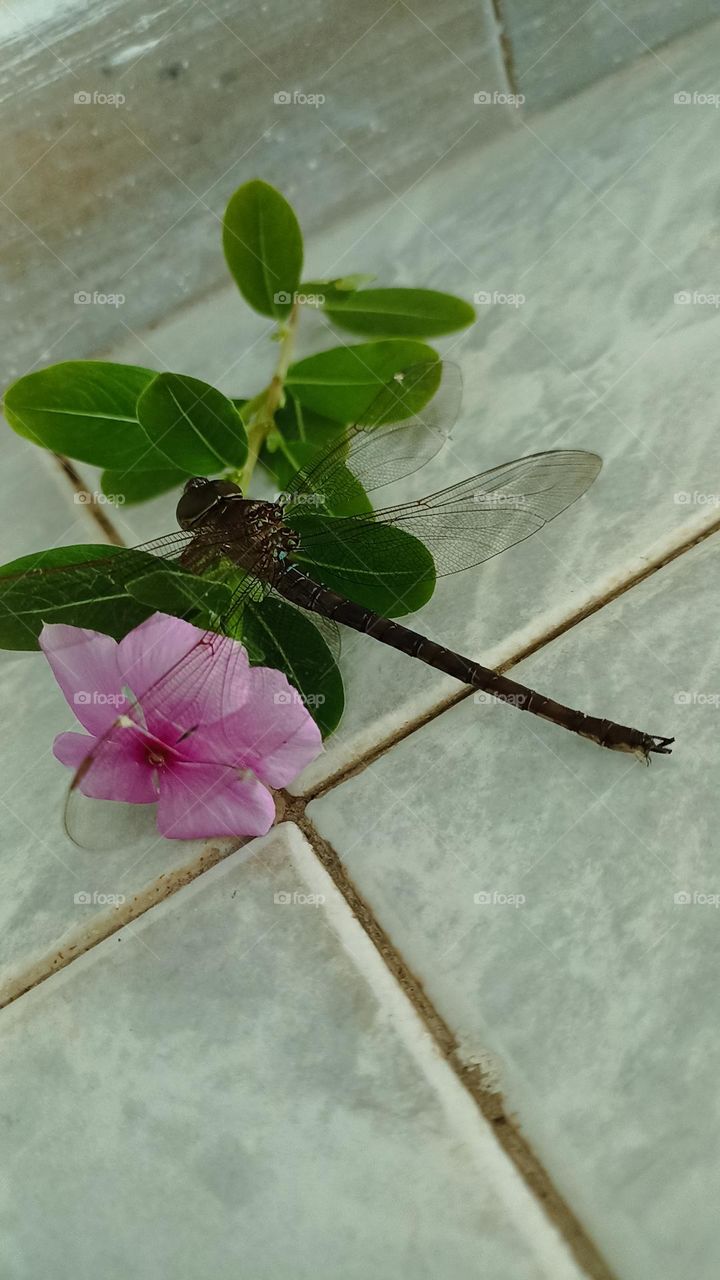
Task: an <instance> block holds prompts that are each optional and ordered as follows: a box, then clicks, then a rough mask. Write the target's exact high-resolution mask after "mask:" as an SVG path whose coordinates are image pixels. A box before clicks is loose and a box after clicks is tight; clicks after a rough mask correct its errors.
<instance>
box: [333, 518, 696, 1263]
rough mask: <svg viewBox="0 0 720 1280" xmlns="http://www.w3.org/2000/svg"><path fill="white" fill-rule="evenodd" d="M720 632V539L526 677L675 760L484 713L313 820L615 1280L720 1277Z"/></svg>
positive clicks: (388, 760)
mask: <svg viewBox="0 0 720 1280" xmlns="http://www.w3.org/2000/svg"><path fill="white" fill-rule="evenodd" d="M719 634H720V537H718V536H715V537H711V538H710V539H708V540H707V542H705V543H704V544H702V545H701V546H700V547H698V548H696V549H695V550H694V551H692V552H688V553H687V554H686V555H684V556H682V557H680V558H679V559H678V560H676V561H675V562H674V563H673V564H672V565H669V566H667V567H666V568H665V569H664V570H662V571H661V572H659V573H657V574H655V575H654V576H652V577H651V578H649V579H648V580H647V581H646V582H645V583H643V584H641V585H639V586H637V587H636V588H634V589H633V590H632V591H631V592H630V593H629V594H628V595H626V596H624V597H622V598H621V599H619V600H618V601H616V602H615V603H614V604H613V605H611V606H608V607H607V608H605V609H604V610H602V611H601V612H600V613H599V614H597V615H595V617H593V618H591V619H589V620H588V621H587V622H585V623H583V624H581V625H580V626H578V627H576V628H574V629H573V630H572V631H570V632H569V633H568V634H567V635H566V636H564V637H563V638H562V639H561V640H559V641H557V642H556V643H553V644H552V645H550V646H549V647H548V648H546V649H544V650H542V651H541V652H540V653H538V654H536V655H535V656H534V657H533V658H532V659H530V660H528V661H527V662H525V663H522V664H521V665H520V666H519V668H518V671H517V678H518V679H519V680H525V681H527V682H529V683H531V684H532V685H533V687H535V688H538V689H540V690H541V691H544V692H547V693H549V694H551V695H554V696H555V697H557V698H558V699H560V700H562V701H566V702H568V703H570V705H573V706H579V707H581V708H582V709H585V710H588V711H593V712H595V713H598V714H604V715H608V716H615V717H616V718H618V719H620V720H621V721H623V722H625V723H630V724H635V725H637V726H638V727H640V728H644V729H646V730H649V731H656V732H659V733H667V734H672V733H674V734H675V735H676V737H677V742H676V746H675V749H674V752H673V755H672V756H671V757H669V758H668V759H656V760H655V761H654V762H653V765H652V767H651V768H649V769H646V768H644V767H643V766H642V765H641V764H639V763H638V762H636V761H634V760H632V761H629V760H628V758H627V757H625V756H622V755H618V754H613V753H610V752H603V751H601V750H600V749H599V748H597V747H595V746H593V745H592V744H590V743H587V742H583V741H582V740H581V739H579V738H577V737H575V736H574V735H571V734H568V733H565V732H564V731H563V730H560V729H556V728H555V727H554V726H552V725H549V724H546V723H544V722H543V721H540V720H538V719H537V718H534V717H530V716H527V715H525V714H520V713H518V712H517V711H515V710H514V709H512V708H508V707H505V706H502V705H500V704H498V703H495V704H492V705H484V706H481V705H476V704H474V703H473V702H472V700H470V701H467V702H465V703H463V704H462V706H460V707H458V708H456V709H454V710H453V711H449V712H447V713H445V714H443V715H441V716H440V717H439V718H438V719H437V720H436V721H435V722H434V723H432V724H431V725H429V726H428V727H427V728H425V729H423V730H421V731H419V732H418V733H416V734H414V735H413V736H412V737H411V738H410V739H409V740H407V741H406V742H404V743H402V744H401V745H399V746H397V747H395V748H393V749H392V750H391V751H389V752H388V753H387V754H385V755H384V756H383V757H382V758H381V759H379V760H378V761H377V762H376V763H375V764H374V765H373V766H371V767H370V768H368V769H366V770H365V771H364V772H363V773H362V774H360V775H359V776H357V777H356V778H354V779H353V780H351V781H350V782H348V783H346V784H345V785H343V786H341V787H338V788H337V789H336V790H334V791H332V792H331V793H329V794H328V795H327V796H326V797H324V798H323V799H321V800H319V801H316V802H313V803H312V804H311V805H310V806H309V808H308V813H309V815H310V817H311V818H312V819H313V821H314V822H315V823H316V825H317V827H318V828H319V830H320V832H321V834H322V835H324V836H325V837H327V838H328V839H329V840H330V841H331V842H332V844H333V845H334V847H335V848H336V849H337V851H338V853H339V855H340V857H341V859H342V860H343V862H344V864H345V865H346V867H347V869H348V872H349V874H350V876H351V878H352V879H353V880H354V882H355V883H356V885H357V886H358V889H359V891H360V893H361V894H362V895H363V896H364V897H365V899H366V901H367V902H368V903H369V905H370V907H371V908H372V909H373V910H374V912H375V913H376V915H377V917H378V918H379V919H380V922H381V924H382V925H383V926H384V927H385V928H386V929H387V931H388V932H389V934H390V936H391V938H392V940H393V942H394V944H395V945H396V946H397V947H398V948H399V949H400V951H401V952H402V954H403V955H404V957H405V959H406V961H407V963H408V964H409V966H410V968H411V969H412V970H413V972H415V973H416V974H417V975H418V977H419V978H420V980H421V981H422V983H423V984H424V986H425V988H426V990H427V992H428V994H429V996H430V998H431V999H432V1000H433V1001H434V1003H435V1005H436V1007H437V1008H438V1009H439V1011H440V1012H441V1013H442V1015H443V1016H444V1017H445V1018H446V1020H447V1021H448V1022H449V1024H450V1026H451V1027H452V1028H453V1030H454V1031H455V1033H456V1034H457V1035H458V1036H459V1037H460V1040H461V1043H462V1044H463V1046H464V1053H465V1054H466V1055H467V1056H468V1058H474V1057H476V1056H477V1055H479V1054H484V1053H486V1052H490V1053H491V1054H492V1055H493V1056H494V1057H495V1058H496V1059H497V1061H498V1062H499V1063H500V1064H501V1066H500V1074H501V1085H502V1087H503V1089H504V1091H505V1094H506V1099H507V1105H508V1106H509V1108H510V1109H511V1110H515V1111H516V1112H517V1115H518V1117H519V1122H520V1124H521V1127H522V1129H523V1130H524V1132H525V1134H526V1135H527V1136H528V1137H529V1140H530V1141H531V1143H532V1144H533V1146H534V1147H535V1149H536V1150H537V1151H538V1153H539V1155H540V1158H541V1159H542V1161H543V1163H544V1164H545V1167H546V1168H548V1169H549V1171H550V1173H551V1175H552V1176H553V1177H554V1179H555V1181H556V1183H557V1184H559V1186H560V1187H561V1189H562V1190H563V1191H564V1193H565V1195H566V1196H567V1197H568V1198H569V1199H570V1201H571V1203H572V1204H573V1206H574V1208H575V1210H576V1212H577V1213H578V1214H579V1216H580V1218H581V1220H583V1221H584V1223H585V1225H586V1227H587V1228H588V1229H589V1231H590V1233H591V1234H592V1235H593V1237H594V1238H595V1240H596V1241H597V1243H598V1245H599V1247H600V1249H601V1251H602V1252H603V1253H604V1255H605V1257H606V1258H607V1259H608V1260H609V1262H610V1263H611V1265H613V1266H614V1267H615V1268H616V1269H617V1272H618V1274H620V1275H622V1276H623V1278H624V1280H675V1277H676V1276H678V1275H680V1274H686V1273H690V1272H691V1273H692V1275H693V1276H694V1277H695V1278H696V1280H714V1277H715V1276H716V1275H717V1273H718V1261H719V1259H720V1253H719V1251H718V1243H717V1230H716V1216H717V1215H716V1205H717V1202H718V1197H719V1196H720V1170H719V1168H718V1161H717V1149H718V1142H719V1141H720V1092H719V1090H718V1082H717V1070H716V1062H717V1053H718V1030H717V1028H718V1016H719V1015H720V1005H719V1003H718V985H717V965H718V956H719V955H720V942H719V940H718V939H719V934H718V920H719V918H720V917H719V916H718V907H717V903H718V902H720V896H718V895H720V871H719V869H718V858H717V849H718V841H717V831H718V823H719V822H720V799H719V795H720V792H719V791H718V785H717V767H718V716H719V715H720V711H719V709H718V708H719V707H720V677H719V676H718V671H719V670H720V642H719V641H718V635H719ZM476 894H489V895H495V898H494V901H493V900H492V899H491V901H490V902H489V903H486V904H483V903H478V902H476V901H475V895H476ZM676 894H681V895H685V897H687V895H689V896H690V898H691V901H690V902H689V903H688V902H686V901H684V900H683V901H681V902H676V901H675V895H676ZM517 895H522V896H523V897H524V899H525V901H524V902H523V903H520V904H519V905H513V903H512V902H511V901H508V898H512V897H514V898H515V902H516V903H517Z"/></svg>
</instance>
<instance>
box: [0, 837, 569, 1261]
mask: <svg viewBox="0 0 720 1280" xmlns="http://www.w3.org/2000/svg"><path fill="white" fill-rule="evenodd" d="M256 850H257V851H256V854H255V857H254V858H253V859H252V861H250V862H247V861H242V859H238V857H237V856H234V857H233V858H232V859H230V860H229V861H228V862H226V863H224V864H223V865H222V867H218V868H216V869H215V870H214V871H212V872H210V873H208V875H206V876H204V877H203V878H202V879H201V881H198V882H196V883H195V884H194V885H192V886H191V887H190V888H189V889H185V890H183V891H182V892H181V893H180V894H178V895H177V896H176V897H175V898H173V899H172V900H170V901H168V902H166V903H163V904H162V905H160V906H159V907H157V908H155V909H154V910H153V911H151V912H150V913H149V914H147V915H146V916H145V917H143V919H142V920H140V921H139V922H137V923H136V924H134V925H133V926H132V928H130V929H127V930H124V931H123V932H122V933H121V934H119V935H117V936H116V937H114V938H111V939H109V940H108V941H107V942H106V943H104V944H102V945H100V946H99V947H97V948H96V949H94V950H93V952H92V953H91V954H88V955H87V956H85V957H83V958H82V959H80V960H79V961H76V962H75V963H74V964H73V965H72V966H71V968H70V969H68V970H66V971H65V973H64V974H62V975H59V976H58V977H56V978H53V979H50V980H49V981H48V982H47V983H45V984H43V986H42V987H40V988H37V989H36V990H35V991H34V992H32V993H31V994H30V995H28V996H26V997H23V998H22V999H21V1000H20V1001H19V1002H18V1003H17V1004H15V1005H14V1006H12V1007H10V1008H9V1009H7V1010H5V1011H4V1012H3V1013H2V1014H0V1026H1V1028H2V1036H1V1044H0V1082H1V1083H0V1097H1V1098H2V1102H1V1103H0V1116H1V1122H2V1127H3V1134H4V1137H3V1164H4V1168H5V1171H6V1173H7V1174H8V1175H10V1176H8V1177H6V1178H4V1179H3V1180H2V1184H1V1185H0V1222H2V1232H1V1233H0V1235H1V1239H2V1244H1V1245H0V1255H1V1256H2V1258H3V1263H2V1269H3V1274H4V1275H6V1276H8V1277H12V1280H36V1277H37V1276H40V1275H46V1274H47V1275H50V1274H51V1275H52V1276H53V1277H57V1280H77V1278H78V1277H90V1276H97V1275H102V1276H103V1277H105V1278H106V1280H126V1278H127V1277H128V1276H133V1277H137V1278H138V1280H143V1278H144V1277H151V1276H153V1277H154V1276H157V1275H172V1276H174V1277H177V1278H178V1280H195V1278H196V1277H197V1276H199V1275H201V1274H202V1275H205V1274H207V1275H213V1276H217V1277H226V1276H227V1277H231V1276H232V1277H235V1276H237V1275H238V1274H242V1275H243V1276H248V1277H252V1278H253V1280H285V1278H287V1280H302V1278H304V1277H308V1280H309V1277H313V1280H315V1278H318V1280H336V1278H337V1277H338V1276H343V1277H347V1278H348V1280H370V1277H377V1278H378V1280H396V1277H398V1276H413V1277H427V1280H445V1278H447V1280H450V1278H451V1277H452V1280H463V1278H465V1277H467V1280H471V1277H472V1278H473V1280H474V1277H476V1276H478V1275H487V1276H492V1277H493V1280H519V1277H522V1280H579V1272H578V1271H577V1270H576V1268H575V1266H574V1265H573V1264H572V1263H571V1262H570V1260H569V1258H568V1257H567V1254H566V1252H565V1249H564V1246H563V1245H562V1244H561V1243H560V1242H559V1241H558V1239H557V1238H556V1236H555V1234H554V1232H553V1230H552V1229H551V1228H549V1227H548V1226H547V1225H546V1224H545V1222H544V1221H543V1219H542V1217H541V1214H540V1211H539V1209H538V1207H537V1205H536V1203H535V1202H534V1201H533V1200H532V1199H531V1197H530V1196H529V1194H528V1192H527V1191H526V1189H525V1187H524V1185H523V1184H522V1183H521V1182H520V1180H519V1178H518V1176H517V1175H516V1174H515V1172H514V1170H513V1169H512V1167H511V1166H510V1165H509V1163H508V1161H507V1159H506V1158H505V1156H504V1155H503V1154H502V1153H501V1152H500V1150H499V1148H498V1147H497V1146H496V1144H495V1141H494V1138H493V1137H492V1135H491V1134H490V1132H489V1130H488V1129H487V1127H486V1125H485V1123H484V1121H482V1120H481V1119H480V1118H479V1115H478V1113H477V1112H476V1111H475V1110H474V1107H473V1104H472V1103H471V1102H470V1099H469V1097H468V1096H467V1095H466V1094H465V1092H464V1090H463V1089H462V1088H461V1086H460V1085H459V1084H458V1082H457V1080H456V1078H455V1077H454V1076H453V1075H452V1073H451V1072H450V1070H449V1068H448V1067H447V1066H446V1064H445V1063H444V1062H443V1061H442V1060H441V1059H440V1058H439V1056H438V1055H437V1052H436V1051H435V1049H434V1047H433V1046H432V1044H431V1042H430V1041H429V1039H428V1038H427V1035H426V1033H425V1032H424V1031H423V1030H422V1029H421V1027H420V1024H419V1023H418V1021H417V1020H416V1018H415V1015H414V1013H413V1012H412V1010H411V1008H410V1006H409V1005H407V1004H406V1002H405V1000H404V997H403V996H402V995H401V994H400V993H399V990H398V989H397V988H396V987H395V986H394V984H393V983H392V981H391V980H390V979H389V977H388V975H387V971H386V970H385V968H384V966H383V964H382V962H381V961H380V960H379V958H378V956H377V954H376V953H375V952H374V950H373V948H372V946H371V944H370V943H369V942H368V940H367V938H366V937H365V936H364V934H363V933H362V932H361V930H360V928H359V926H358V925H357V924H356V922H355V921H354V920H353V919H352V917H351V916H350V913H349V911H348V909H347V907H346V906H345V904H344V902H342V900H339V899H337V898H336V897H335V894H334V890H333V887H332V885H331V882H330V881H329V880H328V879H327V877H325V875H324V873H323V872H321V871H320V870H319V868H318V864H317V863H316V861H315V859H314V856H313V855H312V854H311V853H310V851H309V850H308V848H307V846H305V845H304V842H303V841H302V839H301V838H300V837H299V835H298V833H297V832H296V830H295V829H294V828H292V829H290V828H287V827H285V828H281V829H280V830H279V831H278V832H277V833H274V834H273V835H272V836H271V837H269V838H267V839H266V840H265V841H264V842H262V844H261V845H257V846H256ZM277 893H285V894H287V895H293V894H295V895H299V897H298V898H296V901H295V902H294V904H293V903H290V904H286V905H280V904H278V903H276V902H275V901H274V900H273V899H274V895H275V894H277ZM309 895H323V896H324V897H325V899H326V902H325V905H324V906H322V907H317V906H316V907H313V906H312V905H309V904H308V903H307V902H303V901H302V899H303V897H307V896H309Z"/></svg>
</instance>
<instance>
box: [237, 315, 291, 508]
mask: <svg viewBox="0 0 720 1280" xmlns="http://www.w3.org/2000/svg"><path fill="white" fill-rule="evenodd" d="M299 315H300V308H299V306H298V304H297V302H296V303H294V305H293V309H292V311H291V312H290V315H289V316H288V318H287V321H286V322H285V325H284V326H283V328H282V329H281V330H280V333H281V334H282V337H281V339H280V355H279V357H278V362H277V364H276V366H275V372H274V373H273V376H272V378H271V379H270V381H269V383H268V385H267V387H266V388H265V390H264V391H261V392H260V394H259V395H257V396H255V397H254V399H253V400H251V401H250V403H249V405H246V410H247V409H248V408H249V410H250V414H249V418H248V421H247V434H248V456H247V461H246V463H245V466H244V467H243V468H242V470H241V471H239V472H237V473H236V474H235V476H234V477H233V479H234V480H235V481H236V483H237V484H239V485H240V488H241V489H242V491H243V493H247V490H248V485H249V484H250V480H251V478H252V474H253V472H254V470H255V466H256V463H257V460H258V457H259V454H260V450H261V449H262V446H263V444H264V442H265V440H266V439H267V437H268V435H269V434H270V432H271V431H272V429H273V426H274V425H275V414H276V412H277V410H278V409H279V408H281V406H282V404H283V402H284V399H285V379H286V378H287V372H288V369H289V368H290V363H291V360H292V353H293V347H294V345H295V335H296V333H297V326H298V319H299Z"/></svg>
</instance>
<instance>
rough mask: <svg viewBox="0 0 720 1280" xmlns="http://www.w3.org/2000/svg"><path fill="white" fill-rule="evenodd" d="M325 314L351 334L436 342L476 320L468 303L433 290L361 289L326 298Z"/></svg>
mask: <svg viewBox="0 0 720 1280" xmlns="http://www.w3.org/2000/svg"><path fill="white" fill-rule="evenodd" d="M325 311H326V313H327V315H328V316H329V317H330V319H331V320H333V321H334V322H335V324H337V325H340V326H341V327H342V328H343V329H349V330H350V331H351V333H372V334H377V335H378V336H379V335H384V336H386V337H403V338H437V337H439V336H440V335H441V334H445V333H455V332H456V331H457V330H458V329H464V328H465V327H466V326H467V325H469V324H472V323H473V321H474V320H475V312H474V311H473V308H472V307H471V306H470V303H469V302H464V301H463V300H462V298H455V297H453V295H452V294H450V293H438V292H436V291H435V290H434V289H361V290H359V291H357V292H352V293H346V294H345V295H344V296H343V295H342V294H340V295H339V296H338V294H337V292H336V293H335V294H332V295H330V296H328V298H327V301H326V303H325Z"/></svg>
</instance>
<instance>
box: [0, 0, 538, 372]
mask: <svg viewBox="0 0 720 1280" xmlns="http://www.w3.org/2000/svg"><path fill="white" fill-rule="evenodd" d="M4 7H5V6H4ZM7 8H8V9H11V10H12V11H13V15H14V22H13V21H8V20H4V19H3V18H0V47H1V48H2V63H1V66H0V102H2V112H3V136H4V140H5V149H4V166H3V193H4V205H3V206H2V207H0V228H1V231H2V241H3V244H4V245H5V246H6V248H5V251H4V253H3V254H1V255H0V279H1V280H2V282H3V289H4V292H5V294H6V298H7V302H8V303H10V305H11V306H12V307H14V310H15V314H14V315H13V324H12V326H10V325H8V332H7V336H6V338H5V340H4V342H3V347H2V349H1V350H0V369H1V370H2V372H1V374H0V377H1V378H2V380H7V379H9V378H10V377H17V376H19V375H20V374H22V373H24V372H25V371H26V369H27V365H28V363H29V362H31V361H34V360H35V359H36V357H37V356H38V354H39V351H40V349H43V350H44V349H45V348H46V347H50V346H51V345H52V353H51V354H48V355H47V356H46V359H55V360H58V359H61V358H66V359H67V358H71V357H78V356H87V355H90V354H91V353H93V352H94V351H96V350H97V348H98V346H99V345H101V344H103V345H104V344H106V343H108V342H110V341H113V340H115V338H116V336H117V335H118V334H121V333H123V332H124V329H123V325H127V326H129V327H130V328H131V329H133V328H138V327H140V326H142V325H145V324H148V323H151V322H153V321H157V320H159V319H162V318H163V317H165V316H166V315H167V314H168V312H170V311H171V310H173V309H174V308H175V307H177V306H178V305H180V304H182V303H184V302H187V300H188V299H192V298H195V297H197V295H198V294H199V293H202V292H204V291H206V290H207V289H209V288H212V287H214V286H216V285H217V284H218V283H219V282H220V281H222V280H223V279H224V278H225V272H224V266H223V261H222V257H221V255H220V253H219V251H218V248H219V221H218V219H219V218H221V217H222V213H223V209H224V206H225V204H226V202H227V200H228V198H229V197H230V195H231V194H232V192H233V190H234V189H235V187H237V186H239V184H240V183H241V182H244V181H246V180H247V179H248V178H252V177H254V176H256V175H258V176H262V177H264V178H266V179H267V180H268V181H270V182H273V183H275V184H276V185H277V186H280V187H282V188H283V190H284V191H285V193H286V195H287V196H288V198H289V199H291V200H293V201H294V202H295V203H296V204H297V205H298V208H299V210H300V212H301V215H302V217H303V220H304V221H309V219H310V217H311V216H313V217H315V219H316V220H317V225H318V226H320V225H323V226H327V225H328V223H329V222H332V221H333V220H334V219H335V218H337V217H338V216H339V214H340V213H341V212H343V211H346V210H347V209H356V208H358V207H359V206H360V205H367V204H369V203H371V202H372V201H373V200H374V199H375V198H376V197H377V190H376V189H377V186H378V179H376V178H374V177H373V176H372V172H371V170H374V171H375V172H377V173H378V174H379V175H380V176H381V177H382V179H383V180H384V181H385V182H387V183H388V184H389V186H390V187H391V188H392V189H394V190H396V191H398V192H402V191H404V190H405V189H406V188H407V187H408V186H409V185H410V184H411V183H412V182H413V181H415V180H416V179H417V178H419V177H420V175H421V174H422V173H423V172H424V171H425V170H426V169H428V168H431V167H432V166H434V165H435V164H436V163H437V161H438V160H439V159H440V158H441V157H442V156H443V155H444V154H445V153H446V152H447V151H448V150H450V149H452V148H454V147H455V146H456V145H457V144H460V145H462V141H463V135H465V134H466V133H467V132H468V131H469V129H470V128H471V126H472V128H473V141H474V142H476V141H477V139H478V137H479V136H482V137H490V136H494V135H495V134H497V132H498V131H502V130H504V129H507V128H509V127H511V124H512V117H513V116H514V114H515V112H514V111H513V109H512V108H511V107H508V106H502V105H496V106H494V107H491V108H490V109H489V110H485V111H484V112H479V111H478V109H477V108H476V107H475V106H474V104H473V93H474V92H475V91H476V90H477V89H483V90H490V91H493V90H502V89H505V88H506V87H507V86H506V79H505V72H504V69H503V65H502V59H501V56H500V47H499V41H498V31H497V25H496V22H495V19H494V17H493V16H492V10H491V6H490V4H489V3H487V4H485V3H483V4H482V5H477V4H475V3H472V2H471V0H453V2H452V3H450V4H446V5H445V6H444V7H443V10H442V12H441V11H439V10H438V7H437V5H435V4H433V3H432V2H431V0H413V3H412V5H411V6H410V5H407V4H387V3H386V0H367V3H365V4H363V5H361V6H356V5H352V4H348V3H347V0H306V2H305V3H303V4H301V5H300V4H293V3H292V2H290V3H285V2H284V0H268V3H267V7H266V9H263V8H262V5H258V4H253V3H247V2H246V0H212V2H211V3H210V4H206V3H204V0H196V2H195V3H190V4H188V3H187V0H163V3H161V4H156V5H147V4H146V3H145V2H144V0H94V2H93V3H92V4H88V3H87V0H72V3H70V2H69V0H66V2H65V3H62V4H55V5H49V4H45V5H44V6H42V8H39V7H38V6H37V5H33V7H32V9H31V10H30V11H29V12H23V9H24V8H25V9H26V8H27V6H23V5H22V4H17V5H8V6H7ZM13 15H11V16H13ZM293 92H299V93H301V94H306V95H312V94H314V95H323V96H324V102H322V103H320V104H319V105H318V106H312V105H309V104H307V103H303V101H302V100H301V101H299V102H297V101H296V102H290V103H288V102H286V101H280V102H279V103H278V102H276V101H275V94H276V93H285V94H287V93H290V94H292V93H293ZM76 94H80V95H83V96H81V98H80V101H76V97H75V95H76ZM88 98H90V99H91V100H90V101H88ZM420 112H421V113H422V117H423V127H422V128H418V127H417V120H418V114H419V113H420ZM345 144H347V145H345ZM353 153H354V154H353ZM355 156H360V157H362V160H363V162H364V163H363V164H360V163H358V160H357V159H356V158H355ZM366 166H368V167H366ZM83 291H84V292H86V293H88V294H90V295H97V294H100V295H104V296H107V295H108V294H116V295H117V294H120V295H122V296H123V298H124V301H123V302H122V304H121V305H120V306H119V307H115V306H113V305H111V304H107V303H103V302H102V301H99V302H95V303H91V304H83V305H77V304H76V303H75V301H74V299H75V294H76V293H77V292H83ZM8 314H10V307H8Z"/></svg>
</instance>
